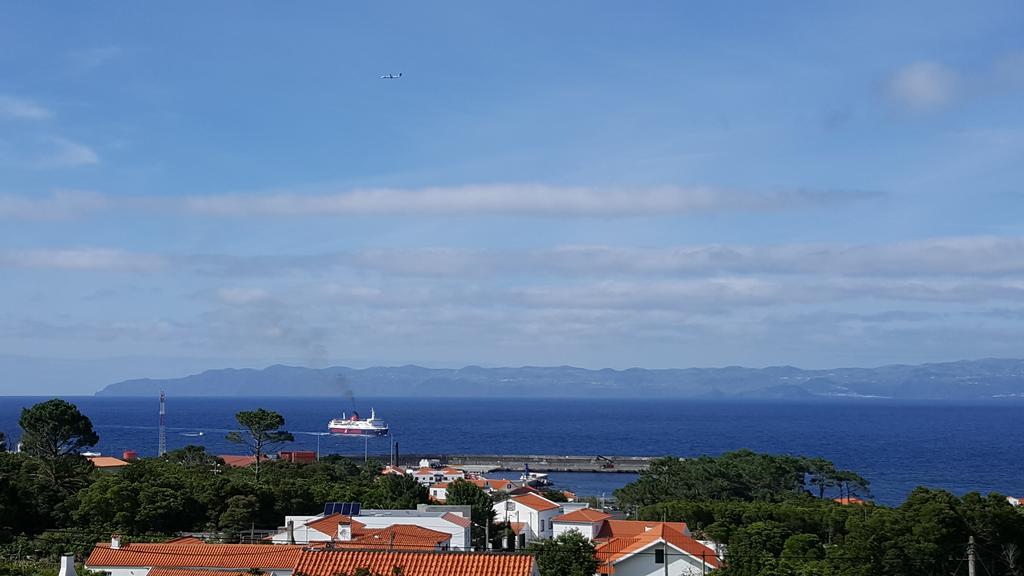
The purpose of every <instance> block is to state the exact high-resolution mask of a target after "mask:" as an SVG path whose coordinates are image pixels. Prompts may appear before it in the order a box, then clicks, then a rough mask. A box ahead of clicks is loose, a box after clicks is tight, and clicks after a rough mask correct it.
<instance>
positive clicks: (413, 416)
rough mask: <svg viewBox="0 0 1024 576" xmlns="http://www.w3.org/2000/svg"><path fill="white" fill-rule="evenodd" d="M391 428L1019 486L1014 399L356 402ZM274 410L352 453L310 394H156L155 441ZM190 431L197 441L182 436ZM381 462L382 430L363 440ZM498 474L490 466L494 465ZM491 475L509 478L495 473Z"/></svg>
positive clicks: (425, 440) (607, 479) (95, 408)
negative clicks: (763, 458) (162, 426)
mask: <svg viewBox="0 0 1024 576" xmlns="http://www.w3.org/2000/svg"><path fill="white" fill-rule="evenodd" d="M45 399H46V398H32V397H0V431H4V432H6V433H7V435H8V438H12V437H14V438H16V437H17V435H18V415H19V413H20V410H21V408H22V407H25V406H30V405H32V404H33V403H35V402H38V401H41V400H45ZM66 399H67V400H69V401H71V402H74V403H75V404H77V405H78V406H79V408H80V409H81V410H82V412H83V413H85V414H86V415H87V416H89V417H90V418H91V419H92V422H93V425H94V427H95V428H96V431H97V432H98V433H99V435H100V444H99V446H98V447H97V451H99V452H103V453H104V454H111V455H120V453H121V452H122V451H124V450H127V449H131V450H135V451H137V452H139V453H140V454H141V455H143V456H147V455H155V454H156V452H157V444H158V434H157V425H158V400H157V399H156V398H113V397H92V396H89V397H68V398H66ZM358 402H359V405H358V408H359V409H360V412H361V413H363V414H364V415H368V414H369V409H370V407H371V406H372V407H374V408H376V410H377V415H378V417H379V418H382V419H384V420H386V421H387V422H388V423H389V425H390V426H391V430H392V434H393V436H394V438H395V440H396V441H398V442H399V444H400V446H401V451H402V453H403V454H409V453H437V454H458V453H476V454H491V453H495V454H582V455H597V454H600V455H605V456H615V455H636V456H660V455H666V454H671V455H677V456H696V455H700V454H721V453H722V452H727V451H730V450H736V449H739V448H749V449H751V450H755V451H761V452H770V453H779V454H781V453H786V454H802V455H808V456H823V457H825V458H828V459H830V460H832V461H834V462H835V463H836V464H837V465H838V466H840V467H842V468H847V469H851V470H855V471H857V472H859V473H860V474H861V475H862V476H864V477H866V478H867V479H868V480H869V481H870V482H871V488H872V493H873V496H874V497H875V498H876V499H877V500H878V501H880V502H885V503H890V504H895V503H899V502H900V501H901V500H902V499H903V498H904V497H905V496H906V495H907V494H908V493H909V492H910V491H911V490H913V488H914V487H916V486H918V485H926V486H931V487H936V488H945V489H947V490H950V491H953V492H955V493H964V492H968V491H972V490H977V491H980V492H982V493H987V492H990V491H996V492H1001V493H1004V494H1011V495H1024V460H1022V459H1021V457H1020V452H1021V451H1020V448H1021V446H1024V404H1016V403H1014V404H1004V405H1000V404H982V405H968V406H962V405H950V404H923V403H914V404H911V403H888V402H850V403H818V404H813V403H724V402H709V401H700V402H697V401H687V400H657V401H647V400H569V399H565V400H549V399H542V400H532V399H486V400H479V399H437V398H429V399H424V398H416V399H401V398H374V399H370V398H361V399H358ZM255 408H267V409H270V410H275V411H277V412H280V413H281V414H282V415H283V416H284V417H285V419H286V422H287V425H286V428H287V429H288V430H290V431H292V432H294V433H295V437H296V442H294V443H293V444H291V445H290V448H292V449H307V450H315V449H316V447H317V440H318V439H319V442H320V451H321V453H322V454H331V453H336V454H346V455H354V456H358V457H362V455H363V450H364V441H363V440H362V439H359V438H339V437H330V436H316V435H314V434H313V433H315V432H322V431H325V429H326V424H327V421H328V420H330V419H331V418H333V417H335V416H338V415H340V413H341V412H342V411H343V410H344V411H351V405H350V404H348V402H347V401H345V400H338V401H336V402H335V401H332V400H330V399H324V398H176V397H173V396H172V397H169V398H168V399H167V445H168V448H169V449H174V448H180V447H182V446H185V445H187V444H201V445H205V446H207V448H208V449H209V450H210V451H212V452H214V453H217V454H232V453H234V454H237V453H240V449H239V447H238V446H236V445H234V444H231V443H229V442H227V441H226V440H225V439H224V434H225V433H226V432H227V431H229V430H232V429H233V428H234V414H235V412H237V411H239V410H251V409H255ZM198 432H203V433H204V434H203V435H202V436H194V435H193V434H196V433H198ZM365 447H366V448H368V450H369V453H370V454H376V455H381V456H384V457H386V455H387V454H388V451H389V440H388V439H371V440H369V442H368V443H367V444H366V445H365ZM496 476H500V474H496ZM505 476H514V474H508V473H506V474H505ZM634 478H635V476H634V475H631V474H621V473H614V474H611V473H609V474H601V473H594V474H573V473H566V474H554V475H553V479H554V480H555V481H556V482H557V484H558V486H560V487H564V488H567V489H571V490H574V491H576V492H577V493H580V494H584V495H598V496H599V495H601V494H602V493H607V494H609V495H610V494H611V492H612V491H613V490H614V489H615V488H617V487H619V486H622V485H624V484H625V483H627V482H629V481H631V480H632V479H634Z"/></svg>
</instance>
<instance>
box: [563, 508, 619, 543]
mask: <svg viewBox="0 0 1024 576" xmlns="http://www.w3.org/2000/svg"><path fill="white" fill-rule="evenodd" d="M609 518H611V515H609V514H605V513H604V512H601V511H600V510H594V509H591V508H583V509H580V510H576V511H574V512H568V513H566V514H562V515H560V516H555V517H554V518H552V519H551V522H552V523H553V524H554V528H553V529H552V537H553V538H558V537H559V536H561V535H562V534H563V533H565V532H568V531H569V530H576V531H578V532H580V533H581V534H583V535H584V536H586V537H587V539H588V540H595V539H596V538H597V535H598V533H599V532H600V531H601V526H603V525H604V521H605V520H607V519H609Z"/></svg>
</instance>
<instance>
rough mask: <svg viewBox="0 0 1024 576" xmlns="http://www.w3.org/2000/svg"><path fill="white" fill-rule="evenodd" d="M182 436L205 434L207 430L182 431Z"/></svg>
mask: <svg viewBox="0 0 1024 576" xmlns="http://www.w3.org/2000/svg"><path fill="white" fill-rule="evenodd" d="M181 435H182V436H193V437H194V436H205V435H206V432H182V433H181Z"/></svg>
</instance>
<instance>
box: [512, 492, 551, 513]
mask: <svg viewBox="0 0 1024 576" xmlns="http://www.w3.org/2000/svg"><path fill="white" fill-rule="evenodd" d="M512 499H513V500H515V501H516V502H518V503H520V504H522V505H523V506H526V507H527V508H533V509H534V510H537V511H538V512H543V511H544V510H553V509H555V508H558V507H559V506H558V504H555V503H554V502H552V501H551V500H548V499H547V498H544V497H543V496H537V495H536V494H523V495H521V496H514V497H513V498H512Z"/></svg>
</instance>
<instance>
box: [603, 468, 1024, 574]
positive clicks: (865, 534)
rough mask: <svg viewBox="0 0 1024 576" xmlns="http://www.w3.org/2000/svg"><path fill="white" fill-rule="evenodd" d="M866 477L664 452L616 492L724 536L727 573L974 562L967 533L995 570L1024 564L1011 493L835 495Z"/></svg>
mask: <svg viewBox="0 0 1024 576" xmlns="http://www.w3.org/2000/svg"><path fill="white" fill-rule="evenodd" d="M866 488H867V482H866V481H864V480H863V479H862V478H860V477H859V476H857V475H856V474H854V473H852V472H849V471H844V470H837V469H836V468H835V466H834V465H833V464H832V463H831V462H828V461H826V460H822V459H820V458H818V459H807V458H797V457H790V456H770V455H764V454H754V453H752V452H748V451H740V452H733V453H729V454H725V455H723V456H720V457H718V458H711V457H702V458H696V459H691V460H679V459H675V458H666V459H661V460H659V461H657V462H656V463H655V465H654V466H652V467H651V469H650V471H648V472H645V473H642V474H641V477H640V478H639V479H638V481H637V482H635V483H633V484H631V485H629V486H627V487H625V488H623V489H622V490H620V491H619V492H618V493H617V496H618V497H619V498H620V502H623V503H625V504H627V505H629V506H632V507H633V508H632V509H633V510H635V514H636V516H637V517H639V518H641V519H645V520H670V521H685V522H686V523H687V524H688V526H689V527H690V529H691V530H692V531H693V532H694V533H695V535H697V536H699V537H704V538H708V539H712V540H715V541H718V542H722V543H725V544H726V545H727V546H726V550H727V552H726V555H725V567H724V568H723V569H721V570H719V571H718V572H717V573H718V574H721V575H722V576H879V575H881V576H922V575H931V574H935V575H940V574H941V575H957V574H967V563H966V561H965V558H966V554H967V544H968V539H969V538H970V537H972V536H973V537H974V539H975V541H976V551H977V558H978V561H979V563H981V565H982V566H984V567H985V569H986V571H988V573H991V574H1010V575H1019V574H1022V573H1024V571H1022V570H1021V562H1020V559H1019V552H1018V551H1019V550H1021V549H1024V514H1022V513H1020V512H1019V511H1018V510H1016V509H1014V508H1013V507H1012V506H1010V504H1009V503H1008V502H1007V501H1006V498H1005V497H1003V496H1000V495H997V494H992V495H989V496H981V495H979V494H977V493H971V494H967V495H965V496H963V497H957V496H955V495H953V494H950V493H949V492H945V491H941V490H929V489H927V488H918V489H917V490H915V491H914V492H913V493H912V494H911V495H910V496H909V497H908V498H907V500H906V501H905V502H904V503H903V504H902V505H900V506H898V507H895V508H891V507H886V506H877V505H874V504H871V503H865V504H854V505H846V506H844V505H840V504H838V503H836V502H835V501H833V497H835V496H848V495H850V494H858V493H859V494H865V493H866ZM978 570H979V571H981V570H982V569H981V568H980V567H979V568H978Z"/></svg>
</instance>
